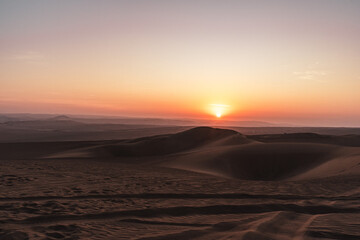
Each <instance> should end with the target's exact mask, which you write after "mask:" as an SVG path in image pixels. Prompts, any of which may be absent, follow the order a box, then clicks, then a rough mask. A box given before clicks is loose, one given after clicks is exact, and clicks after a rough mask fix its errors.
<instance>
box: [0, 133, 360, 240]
mask: <svg viewBox="0 0 360 240" xmlns="http://www.w3.org/2000/svg"><path fill="white" fill-rule="evenodd" d="M358 139H359V138H358V136H356V135H352V136H333V135H319V134H312V133H307V134H304V133H301V134H276V135H251V136H249V135H243V134H240V133H238V132H236V131H233V130H224V129H214V128H205V127H203V128H195V129H191V130H188V131H185V132H180V133H175V134H164V135H157V136H149V137H143V138H138V139H127V140H126V139H124V140H106V141H105V140H101V141H70V142H69V141H67V142H64V141H61V142H56V141H53V142H51V141H46V142H15V143H1V144H0V152H1V154H0V239H360V220H359V219H360V144H359V141H358Z"/></svg>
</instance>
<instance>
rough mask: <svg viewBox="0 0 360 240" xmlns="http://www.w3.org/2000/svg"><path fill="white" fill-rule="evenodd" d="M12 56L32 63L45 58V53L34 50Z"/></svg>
mask: <svg viewBox="0 0 360 240" xmlns="http://www.w3.org/2000/svg"><path fill="white" fill-rule="evenodd" d="M12 58H13V59H14V60H17V61H24V62H31V63H40V62H43V61H44V60H45V57H44V55H42V54H41V53H39V52H33V51H29V52H24V53H19V54H15V55H13V57H12Z"/></svg>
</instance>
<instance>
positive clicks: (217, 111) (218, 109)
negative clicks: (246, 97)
mask: <svg viewBox="0 0 360 240" xmlns="http://www.w3.org/2000/svg"><path fill="white" fill-rule="evenodd" d="M229 107H230V106H229V105H225V104H210V110H211V112H212V114H214V115H215V117H217V118H221V117H222V116H223V115H224V114H226V113H227V112H228V109H229Z"/></svg>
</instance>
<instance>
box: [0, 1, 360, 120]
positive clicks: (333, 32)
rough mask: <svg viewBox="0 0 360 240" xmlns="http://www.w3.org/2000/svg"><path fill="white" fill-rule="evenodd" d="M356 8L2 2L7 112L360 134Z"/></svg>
mask: <svg viewBox="0 0 360 240" xmlns="http://www.w3.org/2000/svg"><path fill="white" fill-rule="evenodd" d="M359 13H360V1H356V0H352V1H351V0H301V1H300V0H299V1H291V0H248V1H241V0H233V1H231V0H221V1H219V0H207V1H205V0H191V1H186V0H182V1H177V0H173V1H169V0H128V1H121V0H119V1H115V0H114V1H111V0H102V1H93V0H87V1H83V0H76V1H70V0H62V1H55V0H46V1H45V0H44V1H40V0H33V1H28V0H23V1H19V0H1V1H0V113H16V112H21V113H24V112H26V113H55V114H94V115H96V114H99V115H116V116H138V117H168V118H216V115H221V118H222V119H229V120H230V119H231V120H262V121H270V122H274V123H276V122H280V123H289V124H298V125H314V126H315V125H316V126H360V107H359V105H360V94H359V92H360V91H359V90H360V44H359V42H360V14H359Z"/></svg>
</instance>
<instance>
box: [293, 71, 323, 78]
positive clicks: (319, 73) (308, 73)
mask: <svg viewBox="0 0 360 240" xmlns="http://www.w3.org/2000/svg"><path fill="white" fill-rule="evenodd" d="M293 74H294V75H296V76H297V77H298V78H299V79H302V80H319V78H320V77H322V76H325V75H327V73H326V72H325V71H318V70H307V71H301V72H293Z"/></svg>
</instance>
